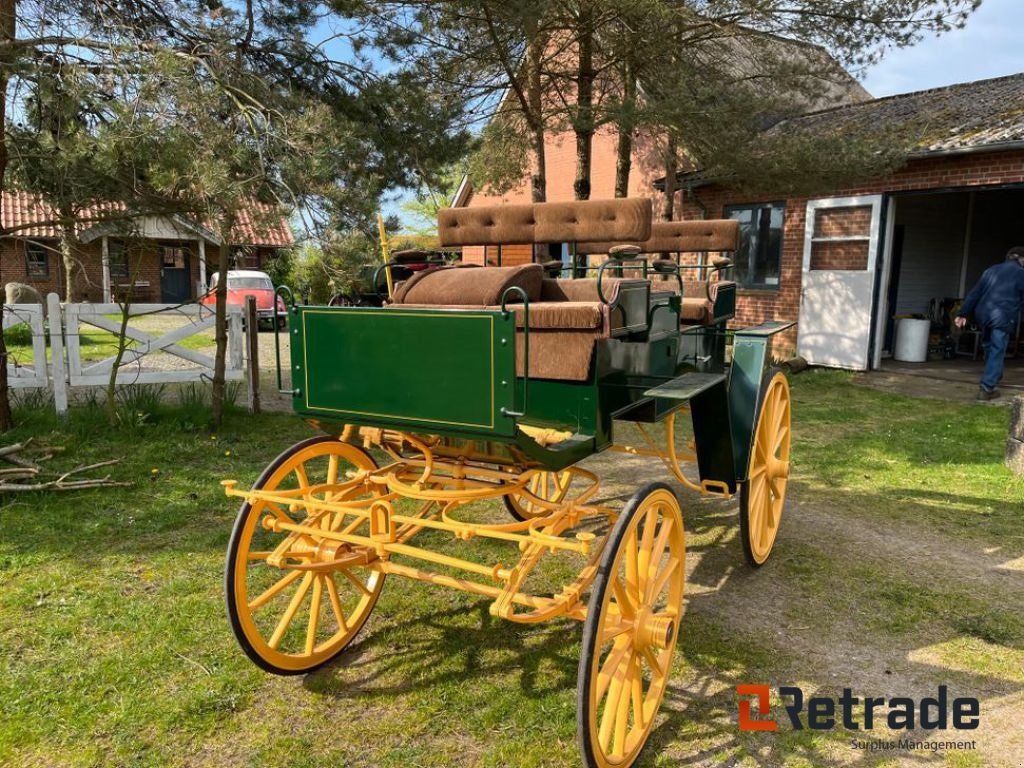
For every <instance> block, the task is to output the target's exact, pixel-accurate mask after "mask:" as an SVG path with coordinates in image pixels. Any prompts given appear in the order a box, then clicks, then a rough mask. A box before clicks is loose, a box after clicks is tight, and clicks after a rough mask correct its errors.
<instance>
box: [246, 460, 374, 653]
mask: <svg viewBox="0 0 1024 768" xmlns="http://www.w3.org/2000/svg"><path fill="white" fill-rule="evenodd" d="M375 468H376V465H375V463H374V461H373V459H372V458H371V457H370V456H369V455H367V454H366V453H365V452H364V451H362V450H360V449H359V448H357V447H355V446H352V445H348V444H345V443H341V442H338V441H336V440H324V441H319V442H314V443H312V444H304V445H302V446H300V447H298V449H297V450H295V452H294V453H292V454H291V455H289V456H287V457H286V458H285V459H284V460H283V461H282V462H280V464H279V465H278V466H277V468H276V469H275V470H274V471H273V472H271V474H270V475H269V477H267V478H266V479H265V481H264V482H263V483H261V484H260V483H258V484H257V487H258V488H260V489H263V490H268V491H273V490H277V491H286V490H291V489H299V488H302V487H311V486H317V485H320V484H334V483H343V482H346V480H348V479H351V478H353V477H356V476H358V473H359V472H360V471H371V470H373V469H375ZM371 493H372V494H376V492H375V491H374V490H367V489H366V487H365V486H362V485H360V486H357V487H356V488H355V489H351V490H348V491H346V492H341V493H337V492H331V491H329V490H326V489H325V490H322V491H315V490H314V491H311V492H310V493H308V494H303V495H302V496H301V497H297V498H296V502H295V503H294V504H292V505H290V506H287V507H286V506H284V505H277V504H271V503H269V502H262V501H260V502H257V503H256V504H254V505H251V506H249V505H248V504H246V505H245V506H243V514H244V515H245V518H244V524H243V526H242V528H241V530H240V531H239V532H238V535H237V537H236V540H235V542H234V544H235V551H234V557H233V571H232V573H231V581H230V585H231V591H232V594H231V595H230V596H229V608H232V609H233V610H234V613H235V615H236V617H237V626H236V631H238V632H240V633H241V636H240V637H239V639H240V640H241V641H242V642H243V645H244V646H247V650H249V651H250V652H251V653H254V654H255V655H256V656H257V657H258V658H259V659H261V660H262V661H263V662H264V663H265V664H267V665H269V666H271V667H273V668H275V669H278V670H281V671H285V672H297V671H303V670H307V669H310V668H312V667H315V666H318V665H319V664H322V663H324V662H325V661H327V660H329V659H330V658H332V657H333V656H335V655H336V654H338V653H340V652H341V650H342V649H344V648H345V646H346V645H348V644H349V642H351V640H352V638H353V637H354V636H355V635H356V633H357V632H358V631H359V630H360V629H361V628H362V626H363V624H364V623H365V622H366V619H367V618H368V617H369V614H370V612H371V611H372V610H373V606H374V604H375V603H376V601H377V597H378V596H379V594H380V590H381V587H382V586H383V582H384V576H383V574H381V573H379V572H377V571H375V570H372V569H370V568H367V567H365V565H363V566H360V565H352V566H351V567H347V568H340V567H335V566H330V567H328V566H323V567H320V568H318V567H317V565H318V564H319V563H323V562H326V561H335V560H337V559H339V558H345V557H349V556H351V558H352V559H358V558H359V557H360V556H361V555H362V554H363V553H361V552H360V549H359V548H355V547H353V548H351V549H348V548H346V547H345V546H344V545H342V546H341V548H340V549H339V548H338V547H337V546H335V547H331V542H330V541H329V540H326V539H323V538H320V537H316V536H300V537H297V538H293V539H292V542H293V546H291V548H290V550H289V551H290V552H291V553H292V556H290V557H288V558H286V559H284V560H283V561H282V562H280V564H279V565H271V564H270V563H268V562H267V557H268V555H271V553H273V552H274V550H275V549H276V548H278V547H279V546H280V545H281V544H282V542H284V541H285V540H286V539H287V538H288V534H287V533H285V532H274V531H272V530H269V529H268V528H267V526H266V525H265V524H264V521H265V520H272V519H274V518H282V519H284V518H288V519H289V520H290V521H292V522H296V523H303V524H305V525H313V526H315V527H320V528H324V529H327V530H348V531H349V532H351V533H357V534H363V535H368V533H367V531H366V530H361V529H362V528H365V527H367V526H368V522H367V521H365V520H358V521H357V522H352V520H353V518H352V517H348V518H345V517H343V516H340V515H338V516H331V515H323V514H321V513H313V514H312V515H310V514H309V511H308V510H307V509H306V507H305V506H304V505H303V503H302V500H303V499H304V498H306V499H311V500H328V501H345V500H351V499H355V498H360V497H365V496H367V495H369V494H371ZM246 507H248V509H247V510H246Z"/></svg>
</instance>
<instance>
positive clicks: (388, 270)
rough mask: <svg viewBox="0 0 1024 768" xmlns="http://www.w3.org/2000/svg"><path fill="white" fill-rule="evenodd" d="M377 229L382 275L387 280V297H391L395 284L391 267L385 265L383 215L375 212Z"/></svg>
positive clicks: (385, 239)
mask: <svg viewBox="0 0 1024 768" xmlns="http://www.w3.org/2000/svg"><path fill="white" fill-rule="evenodd" d="M377 230H378V231H379V232H380V253H381V256H383V257H384V265H385V266H384V276H385V277H386V278H387V281H388V298H389V299H390V298H393V297H394V293H395V285H394V283H393V281H392V280H391V267H389V266H387V263H388V260H389V256H388V233H387V231H386V230H385V229H384V217H383V216H382V215H381V214H379V213H378V214H377Z"/></svg>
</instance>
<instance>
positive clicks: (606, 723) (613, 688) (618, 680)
mask: <svg viewBox="0 0 1024 768" xmlns="http://www.w3.org/2000/svg"><path fill="white" fill-rule="evenodd" d="M628 648H629V646H627V649H628ZM632 658H633V657H632V655H627V657H626V659H627V660H632ZM626 666H627V664H626V663H620V664H619V665H618V666H617V667H616V669H615V672H614V673H613V674H612V679H611V684H610V685H609V687H608V699H607V701H605V704H604V712H602V713H601V727H600V729H599V730H598V734H597V739H598V741H599V742H600V743H601V749H603V750H606V751H607V749H608V742H609V741H610V740H611V736H612V728H613V727H614V726H615V720H616V715H617V713H618V711H619V701H620V700H621V699H622V692H623V690H624V689H625V679H626Z"/></svg>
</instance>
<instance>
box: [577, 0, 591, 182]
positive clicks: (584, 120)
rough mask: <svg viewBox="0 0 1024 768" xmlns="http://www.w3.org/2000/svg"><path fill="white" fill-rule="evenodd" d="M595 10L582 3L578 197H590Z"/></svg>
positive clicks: (578, 90)
mask: <svg viewBox="0 0 1024 768" xmlns="http://www.w3.org/2000/svg"><path fill="white" fill-rule="evenodd" d="M591 13H592V12H591V10H590V9H589V7H588V5H587V4H586V3H581V4H580V13H579V29H578V30H577V35H578V38H577V46H578V49H579V68H578V70H577V80H576V120H575V121H574V122H575V124H574V126H573V128H574V129H575V131H576V180H575V181H574V182H573V185H572V188H573V192H574V193H575V195H576V199H577V200H589V199H590V170H591V165H592V159H593V149H594V30H593V19H592V16H591Z"/></svg>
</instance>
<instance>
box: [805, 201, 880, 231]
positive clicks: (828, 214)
mask: <svg viewBox="0 0 1024 768" xmlns="http://www.w3.org/2000/svg"><path fill="white" fill-rule="evenodd" d="M870 230H871V207H870V206H859V207H855V208H825V209H823V210H820V211H818V213H817V215H816V216H815V217H814V236H815V237H850V236H867V235H868V234H869V233H870Z"/></svg>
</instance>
